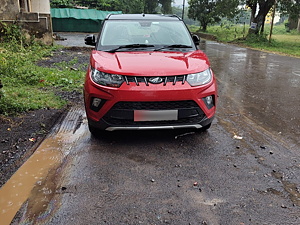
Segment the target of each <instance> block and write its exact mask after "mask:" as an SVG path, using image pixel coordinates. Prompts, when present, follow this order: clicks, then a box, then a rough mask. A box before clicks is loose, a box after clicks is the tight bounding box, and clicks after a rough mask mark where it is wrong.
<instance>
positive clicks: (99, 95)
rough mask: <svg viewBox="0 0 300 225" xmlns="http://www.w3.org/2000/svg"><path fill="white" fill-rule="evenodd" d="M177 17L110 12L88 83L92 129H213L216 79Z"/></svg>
mask: <svg viewBox="0 0 300 225" xmlns="http://www.w3.org/2000/svg"><path fill="white" fill-rule="evenodd" d="M199 41H200V40H199V38H198V36H196V35H191V34H190V32H189V30H188V29H187V27H186V25H185V24H184V22H183V21H182V20H181V19H180V18H179V17H177V16H169V15H150V14H121V15H109V16H108V17H107V18H106V19H105V20H104V21H103V23H102V25H101V29H100V32H99V35H98V38H97V40H96V38H95V36H94V35H89V36H87V37H86V38H85V43H86V44H87V45H93V46H95V49H94V50H92V52H91V57H90V65H89V67H88V71H87V74H86V79H85V84H84V100H85V109H86V114H87V119H88V125H89V129H90V131H91V132H92V133H95V132H97V131H98V130H107V131H114V130H141V129H176V128H201V129H202V130H206V129H208V128H209V127H210V125H211V122H212V120H213V117H214V114H215V111H216V100H217V87H216V79H215V77H214V74H213V72H212V70H211V68H210V63H209V60H208V58H207V56H206V55H205V54H204V53H203V52H202V51H201V50H199V49H198V48H197V45H199Z"/></svg>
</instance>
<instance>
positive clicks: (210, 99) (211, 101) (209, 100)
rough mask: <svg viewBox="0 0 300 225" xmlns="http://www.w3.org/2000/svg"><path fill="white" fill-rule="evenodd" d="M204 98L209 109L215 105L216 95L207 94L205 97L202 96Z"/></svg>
mask: <svg viewBox="0 0 300 225" xmlns="http://www.w3.org/2000/svg"><path fill="white" fill-rule="evenodd" d="M202 100H203V101H204V103H205V105H206V107H207V108H208V109H211V108H212V107H213V106H214V97H213V96H212V95H209V96H206V97H205V98H202Z"/></svg>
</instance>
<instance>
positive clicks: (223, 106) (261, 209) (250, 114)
mask: <svg viewBox="0 0 300 225" xmlns="http://www.w3.org/2000/svg"><path fill="white" fill-rule="evenodd" d="M201 48H202V49H203V50H204V51H205V52H206V53H207V55H208V56H209V58H210V60H211V64H212V68H213V70H214V72H215V74H216V76H217V79H218V84H219V105H218V112H217V117H216V120H215V121H214V122H213V125H212V127H211V129H210V130H209V131H208V132H204V133H199V132H195V131H193V130H176V131H143V132H141V131H139V132H133V131H132V132H112V133H108V134H106V135H102V136H99V137H96V138H95V137H91V136H90V134H89V132H88V131H87V121H86V118H85V115H84V112H83V109H82V108H75V109H74V110H73V111H71V112H70V114H71V115H72V116H67V117H66V119H65V120H64V122H63V124H62V125H61V127H60V128H59V131H57V130H56V132H54V133H53V136H50V137H49V138H48V139H47V140H46V141H45V142H44V143H43V144H42V145H41V146H40V148H39V149H38V150H37V151H36V153H35V154H34V155H33V156H32V157H31V158H30V159H29V160H28V162H27V163H28V164H30V163H31V162H32V161H35V162H37V161H41V160H43V161H41V162H42V163H40V164H39V165H38V166H36V167H34V168H36V170H35V171H32V172H28V171H29V170H28V169H26V167H25V165H26V164H25V165H24V166H23V167H21V169H20V170H19V171H18V172H17V173H16V174H15V175H14V176H13V177H12V179H11V180H10V181H9V182H8V183H7V184H5V186H4V187H3V188H2V189H0V196H1V198H0V199H1V201H0V203H1V204H0V208H1V211H0V215H1V216H0V220H1V222H0V224H1V225H2V224H3V225H6V224H9V222H7V221H10V220H11V219H12V217H13V215H14V213H16V211H18V209H19V208H20V207H21V205H22V204H23V206H22V208H21V209H20V210H19V212H18V213H17V216H16V217H15V219H14V222H13V224H49V225H57V224H64V225H68V224H70V225H76V224H95V225H96V224H97V225H99V224H176V225H177V224H178V225H181V224H213V225H217V224H225V225H227V224H228V225H231V224H295V225H296V224H300V217H299V215H300V177H299V174H300V160H299V159H300V151H299V150H300V143H299V134H300V133H299V132H300V129H299V128H300V127H299V126H300V121H299V110H300V105H299V100H298V96H299V95H300V88H299V82H300V76H299V73H300V59H298V58H290V57H285V56H279V55H275V54H270V53H264V52H259V51H254V50H250V49H244V48H240V47H235V46H231V45H224V44H219V43H215V42H202V44H201ZM70 114H69V115H70ZM43 152H44V153H46V154H44V153H43ZM51 164H52V165H51ZM33 165H34V164H30V167H31V168H32V166H33ZM22 171H23V172H22ZM24 171H25V172H24ZM26 171H27V173H28V174H30V176H31V178H30V179H29V178H26V180H28V181H29V183H30V184H26V185H25V181H24V185H23V181H19V180H18V179H19V177H22V176H24V174H26ZM20 174H21V175H20ZM30 176H29V177H30ZM20 183H22V185H20V186H22V187H20V188H19V187H18V188H16V185H17V186H18V184H20ZM7 185H12V186H11V187H10V188H6V187H8V186H7ZM23 186H26V188H25V187H23ZM5 188H6V189H5ZM3 193H4V194H3ZM2 196H5V198H4V197H2ZM15 196H23V197H22V199H21V198H20V199H18V198H15ZM3 199H5V200H3ZM12 205H17V208H16V209H15V210H14V212H13V213H11V214H10V215H9V214H7V213H6V212H7V211H9V209H10V207H11V206H12ZM3 218H5V221H6V222H5V223H4V222H3Z"/></svg>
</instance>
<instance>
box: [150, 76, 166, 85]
mask: <svg viewBox="0 0 300 225" xmlns="http://www.w3.org/2000/svg"><path fill="white" fill-rule="evenodd" d="M149 82H150V83H151V84H160V83H161V82H163V79H162V78H161V77H151V78H150V79H149Z"/></svg>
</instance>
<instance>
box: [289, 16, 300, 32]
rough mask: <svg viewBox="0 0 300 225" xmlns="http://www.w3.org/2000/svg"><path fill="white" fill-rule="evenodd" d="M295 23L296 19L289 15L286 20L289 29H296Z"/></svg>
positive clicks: (296, 22) (296, 23)
mask: <svg viewBox="0 0 300 225" xmlns="http://www.w3.org/2000/svg"><path fill="white" fill-rule="evenodd" d="M297 25H298V19H296V18H291V17H289V20H288V28H289V30H294V29H297V27H298V26H297Z"/></svg>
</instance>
